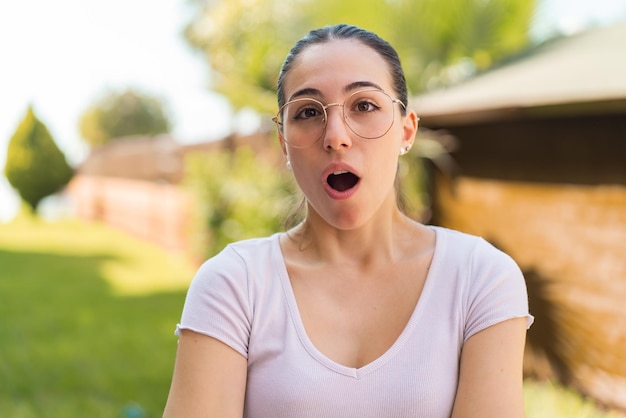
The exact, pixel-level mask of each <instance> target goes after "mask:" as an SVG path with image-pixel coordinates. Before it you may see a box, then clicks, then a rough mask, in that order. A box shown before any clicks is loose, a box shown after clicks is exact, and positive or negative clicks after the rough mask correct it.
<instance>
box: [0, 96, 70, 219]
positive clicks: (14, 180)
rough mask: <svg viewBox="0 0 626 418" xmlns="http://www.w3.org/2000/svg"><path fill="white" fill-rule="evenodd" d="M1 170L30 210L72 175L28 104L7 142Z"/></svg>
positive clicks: (34, 208) (64, 183)
mask: <svg viewBox="0 0 626 418" xmlns="http://www.w3.org/2000/svg"><path fill="white" fill-rule="evenodd" d="M4 173H5V175H6V177H7V179H8V180H9V183H11V185H12V186H13V187H14V188H15V189H16V190H17V192H18V193H19V194H20V196H21V197H22V199H23V200H24V201H25V202H26V203H28V205H29V206H30V207H31V208H32V209H33V210H34V211H36V209H37V206H38V205H39V203H40V202H41V200H42V199H43V198H44V197H46V196H49V195H51V194H53V193H55V192H57V191H58V190H60V189H61V188H62V187H63V186H65V185H66V184H67V183H68V182H69V181H70V179H71V178H72V175H73V170H72V168H71V167H70V166H69V164H68V163H67V161H66V160H65V156H64V155H63V153H62V152H61V150H59V148H58V147H57V145H56V143H55V142H54V139H53V138H52V136H51V135H50V132H48V128H47V127H46V125H44V124H43V123H42V122H41V121H40V120H39V119H38V118H37V116H35V112H34V111H33V108H32V107H29V108H28V111H27V112H26V116H25V117H24V119H23V120H22V122H20V124H19V126H18V127H17V130H16V131H15V133H14V134H13V136H12V137H11V139H10V141H9V148H8V150H7V161H6V164H5V166H4Z"/></svg>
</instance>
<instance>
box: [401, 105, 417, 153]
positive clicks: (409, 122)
mask: <svg viewBox="0 0 626 418" xmlns="http://www.w3.org/2000/svg"><path fill="white" fill-rule="evenodd" d="M419 120H420V118H418V117H417V114H416V113H415V111H414V110H412V109H408V110H407V111H406V116H404V125H403V127H402V128H403V132H404V137H403V138H402V146H403V147H407V146H408V147H409V148H410V147H412V146H413V142H415V135H416V134H417V128H418V122H419Z"/></svg>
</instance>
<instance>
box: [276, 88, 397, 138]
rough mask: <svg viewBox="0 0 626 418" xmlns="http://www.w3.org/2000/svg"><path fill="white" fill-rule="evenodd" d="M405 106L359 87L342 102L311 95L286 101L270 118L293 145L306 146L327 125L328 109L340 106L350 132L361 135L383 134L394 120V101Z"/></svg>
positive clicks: (362, 136)
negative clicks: (329, 101) (324, 102)
mask: <svg viewBox="0 0 626 418" xmlns="http://www.w3.org/2000/svg"><path fill="white" fill-rule="evenodd" d="M395 103H398V104H400V105H401V106H402V108H403V109H406V106H405V105H404V103H402V101H400V100H398V99H392V98H391V96H389V95H388V94H387V93H385V92H384V91H382V90H378V89H368V90H359V91H357V92H354V93H352V94H351V95H350V96H349V97H348V98H347V99H346V100H345V101H344V102H343V103H328V104H326V105H324V104H323V103H322V102H320V101H318V100H315V99H311V98H302V99H294V100H291V101H289V102H287V103H285V104H284V105H283V106H282V107H281V108H280V110H279V111H278V114H276V116H275V117H273V118H272V120H273V121H274V122H275V123H276V124H277V125H278V127H279V129H282V136H283V138H284V140H285V141H286V142H287V143H288V144H289V145H291V146H293V147H295V148H306V147H309V146H311V145H313V144H314V143H316V142H317V141H319V140H320V138H322V136H324V132H325V131H326V126H327V125H328V112H327V109H328V108H329V107H331V106H341V108H342V110H343V114H342V116H343V121H344V123H345V124H346V125H347V126H348V128H350V130H351V131H352V132H354V133H355V134H356V135H358V136H359V137H361V138H363V139H376V138H380V137H382V136H383V135H385V134H386V133H387V132H389V130H390V129H391V127H392V126H393V122H394V113H395V112H394V108H395V106H394V104H395Z"/></svg>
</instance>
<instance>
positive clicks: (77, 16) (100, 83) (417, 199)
mask: <svg viewBox="0 0 626 418" xmlns="http://www.w3.org/2000/svg"><path fill="white" fill-rule="evenodd" d="M339 22H346V23H352V24H356V25H360V26H362V27H365V28H367V29H370V30H373V31H375V32H377V33H379V34H380V35H381V36H382V37H383V38H385V39H387V40H389V41H390V42H391V43H392V44H393V45H394V46H395V47H396V48H397V50H398V52H399V54H400V56H401V59H402V62H403V65H404V67H405V71H406V75H407V81H408V83H409V87H410V96H411V98H410V105H411V106H412V107H414V108H415V109H416V110H417V111H418V114H419V115H420V117H421V126H420V132H419V134H418V136H419V139H420V140H419V141H418V143H417V146H416V147H415V148H414V149H413V150H412V152H411V154H410V155H409V156H407V158H405V159H403V160H402V163H401V164H402V165H401V167H400V168H401V171H400V173H401V177H402V186H401V187H402V193H403V196H404V200H405V204H406V208H407V209H406V210H407V211H408V213H409V214H410V215H411V216H414V217H415V218H417V219H420V220H422V221H424V222H427V223H433V224H439V225H443V226H447V227H452V228H457V229H461V230H464V231H466V232H470V233H474V234H477V235H481V236H484V237H485V238H486V239H488V240H489V241H491V242H492V243H494V244H495V245H497V246H498V247H500V248H502V249H503V250H505V251H506V252H508V253H510V254H511V255H512V256H513V257H514V258H515V259H516V261H517V262H518V263H519V264H520V266H521V267H522V269H523V271H524V273H525V277H526V279H527V284H528V287H529V295H530V301H531V310H532V311H533V314H535V316H536V323H535V325H534V326H533V327H532V328H531V330H530V332H529V344H528V348H527V353H526V361H525V363H526V370H525V373H526V386H525V396H526V405H527V413H528V414H527V415H528V416H529V417H604V416H607V417H609V416H610V417H618V416H624V412H623V411H626V307H625V305H624V304H623V300H624V299H625V298H626V261H624V259H625V257H624V255H625V254H626V142H625V141H626V48H624V45H623V43H624V39H626V1H624V0H596V1H593V2H589V1H585V0H570V1H568V0H535V1H533V0H386V1H383V0H361V1H359V2H356V1H349V0H345V1H342V2H336V1H334V0H318V1H316V2H312V1H308V0H305V1H300V2H293V1H287V0H229V1H225V0H186V1H183V0H163V1H159V2H149V1H147V0H135V1H132V2H128V1H126V2H122V1H120V0H108V1H101V0H91V1H86V2H85V1H77V0H59V1H57V2H46V1H42V0H25V1H21V2H12V3H9V2H4V3H2V4H0V57H2V62H3V65H2V66H1V67H0V167H3V170H2V173H0V318H2V321H0V359H2V360H0V415H1V416H11V417H44V416H45V417H48V416H55V417H56V416H75V415H78V414H79V413H80V414H83V415H84V414H89V416H102V417H111V416H128V417H142V416H160V411H161V409H162V407H163V405H164V402H165V397H166V395H167V389H168V387H169V379H170V377H171V368H172V365H173V357H174V351H175V345H176V339H175V337H174V336H173V329H174V326H175V324H176V321H177V319H178V317H179V315H180V310H181V309H182V303H183V300H184V295H185V290H186V286H187V285H188V283H189V281H190V280H191V277H192V276H193V273H194V271H195V269H196V268H197V266H198V264H199V263H200V262H201V261H202V260H204V259H205V258H206V257H208V256H211V255H212V254H215V252H217V251H219V250H220V249H221V248H222V247H223V246H224V245H225V244H227V243H228V242H231V241H233V240H237V239H242V238H247V237H250V236H259V235H266V234H269V233H272V232H274V231H277V230H280V229H282V228H284V222H283V220H284V218H285V216H286V214H287V213H289V212H290V210H291V208H292V207H293V206H294V202H295V201H297V192H296V191H295V188H294V185H293V184H292V181H291V179H290V176H289V174H288V173H287V172H286V171H285V170H284V165H283V161H282V158H281V155H280V152H279V150H278V148H277V143H276V138H275V134H274V131H273V129H274V128H273V126H272V124H271V120H270V119H271V116H272V115H273V114H274V113H275V112H276V110H277V109H276V104H275V103H276V100H275V83H276V78H277V73H278V70H279V68H280V65H281V63H282V60H283V59H284V57H285V55H286V54H287V52H288V51H289V48H290V47H291V45H292V44H293V43H294V42H295V41H296V40H297V39H299V38H300V37H302V36H303V35H304V34H305V33H306V32H307V31H308V30H309V29H312V28H314V27H318V26H322V25H325V24H332V23H339ZM251 214H254V216H251ZM620 411H622V412H620Z"/></svg>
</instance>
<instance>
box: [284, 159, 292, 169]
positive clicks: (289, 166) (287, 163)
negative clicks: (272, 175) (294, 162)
mask: <svg viewBox="0 0 626 418" xmlns="http://www.w3.org/2000/svg"><path fill="white" fill-rule="evenodd" d="M285 166H286V167H287V170H289V171H291V161H289V160H287V162H286V163H285Z"/></svg>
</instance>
